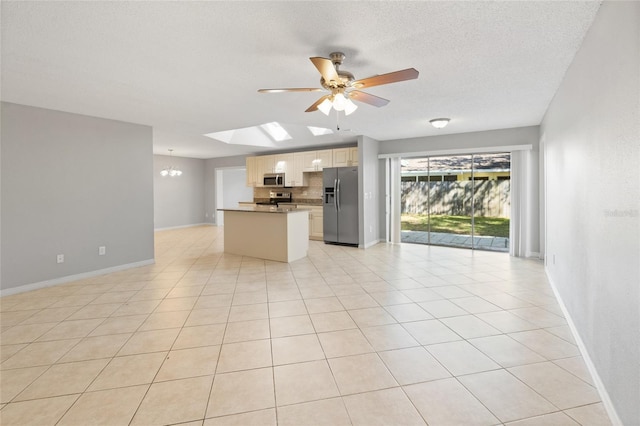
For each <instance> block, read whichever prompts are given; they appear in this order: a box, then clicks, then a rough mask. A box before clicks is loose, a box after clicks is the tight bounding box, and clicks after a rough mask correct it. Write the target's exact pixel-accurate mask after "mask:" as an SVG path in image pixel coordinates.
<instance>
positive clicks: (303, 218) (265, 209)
mask: <svg viewBox="0 0 640 426" xmlns="http://www.w3.org/2000/svg"><path fill="white" fill-rule="evenodd" d="M218 210H220V211H223V212H224V227H223V228H224V251H225V253H231V254H237V255H241V256H250V257H256V258H259V259H267V260H275V261H278V262H293V261H295V260H298V259H302V258H303V257H306V256H307V252H308V250H309V238H308V235H309V211H308V209H305V208H295V207H272V206H240V207H237V208H224V209H218Z"/></svg>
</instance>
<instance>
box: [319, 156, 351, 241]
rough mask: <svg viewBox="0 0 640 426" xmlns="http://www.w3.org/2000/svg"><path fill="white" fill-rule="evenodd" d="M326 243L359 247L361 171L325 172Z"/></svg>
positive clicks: (345, 168)
mask: <svg viewBox="0 0 640 426" xmlns="http://www.w3.org/2000/svg"><path fill="white" fill-rule="evenodd" d="M322 183H323V185H322V186H323V188H324V190H323V199H322V201H323V207H324V211H323V214H324V218H323V233H324V242H325V243H335V244H348V245H358V243H359V234H360V232H359V229H360V228H359V226H358V167H330V168H326V169H323V170H322Z"/></svg>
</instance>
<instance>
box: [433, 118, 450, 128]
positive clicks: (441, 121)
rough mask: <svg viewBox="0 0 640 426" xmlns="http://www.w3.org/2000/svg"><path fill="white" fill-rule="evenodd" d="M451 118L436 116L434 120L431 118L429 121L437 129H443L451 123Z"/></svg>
mask: <svg viewBox="0 0 640 426" xmlns="http://www.w3.org/2000/svg"><path fill="white" fill-rule="evenodd" d="M449 120H451V119H450V118H434V119H433V120H429V123H431V125H432V126H433V127H435V128H436V129H442V128H443V127H445V126H446V125H447V124H449Z"/></svg>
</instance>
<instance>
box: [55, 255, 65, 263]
mask: <svg viewBox="0 0 640 426" xmlns="http://www.w3.org/2000/svg"><path fill="white" fill-rule="evenodd" d="M56 262H58V263H64V254H59V255H58V256H57V257H56Z"/></svg>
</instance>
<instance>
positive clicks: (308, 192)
mask: <svg viewBox="0 0 640 426" xmlns="http://www.w3.org/2000/svg"><path fill="white" fill-rule="evenodd" d="M305 174H306V175H307V178H308V180H309V186H303V187H294V188H253V200H254V201H258V200H261V199H265V198H269V191H274V190H275V191H287V192H291V197H292V198H293V201H299V202H303V201H304V200H310V201H316V202H318V201H322V172H305Z"/></svg>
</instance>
